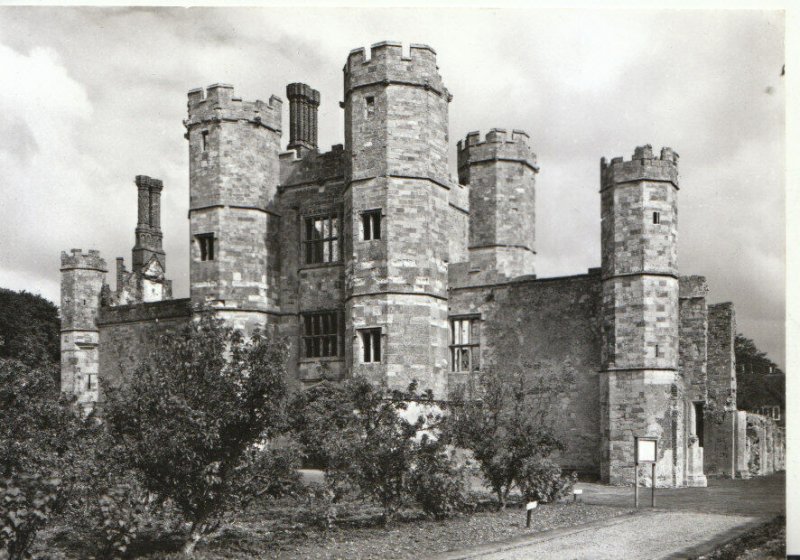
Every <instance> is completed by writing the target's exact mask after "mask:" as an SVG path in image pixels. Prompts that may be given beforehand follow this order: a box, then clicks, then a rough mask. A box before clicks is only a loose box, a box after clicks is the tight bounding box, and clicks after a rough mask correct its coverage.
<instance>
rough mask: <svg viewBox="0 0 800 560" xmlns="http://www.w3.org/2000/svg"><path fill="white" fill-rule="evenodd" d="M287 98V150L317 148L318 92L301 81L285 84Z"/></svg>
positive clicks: (298, 151) (299, 150)
mask: <svg viewBox="0 0 800 560" xmlns="http://www.w3.org/2000/svg"><path fill="white" fill-rule="evenodd" d="M286 97H287V98H288V99H289V146H288V149H289V150H297V153H298V155H299V154H300V152H301V150H302V149H307V150H315V149H316V148H317V107H319V92H318V91H317V90H315V89H314V88H312V87H310V86H308V85H306V84H301V83H294V84H289V85H288V86H286Z"/></svg>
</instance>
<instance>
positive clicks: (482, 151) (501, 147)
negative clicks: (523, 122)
mask: <svg viewBox="0 0 800 560" xmlns="http://www.w3.org/2000/svg"><path fill="white" fill-rule="evenodd" d="M529 142H530V136H529V135H528V133H527V132H525V131H524V130H517V129H514V130H511V131H510V132H509V131H508V130H506V129H504V128H493V129H491V130H490V131H489V132H487V133H486V135H485V136H481V133H480V132H477V131H475V132H470V133H468V134H467V137H466V139H465V140H459V141H458V169H459V179H462V178H463V177H464V176H465V173H464V171H465V170H466V168H467V167H469V166H470V165H474V164H476V163H482V162H486V161H511V162H514V161H516V162H519V163H522V164H525V165H527V166H528V167H530V168H531V169H533V171H534V172H537V173H538V171H539V165H538V163H537V159H536V154H535V153H534V152H533V150H532V149H531V146H530V143H529ZM462 182H463V181H462Z"/></svg>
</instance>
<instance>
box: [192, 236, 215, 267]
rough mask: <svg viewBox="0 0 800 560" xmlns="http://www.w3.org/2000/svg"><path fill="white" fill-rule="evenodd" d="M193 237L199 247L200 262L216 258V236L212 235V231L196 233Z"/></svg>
mask: <svg viewBox="0 0 800 560" xmlns="http://www.w3.org/2000/svg"><path fill="white" fill-rule="evenodd" d="M194 238H195V240H196V241H197V246H198V247H199V249H200V262H208V261H213V260H216V256H217V255H216V253H218V251H217V248H216V241H217V237H216V236H215V235H214V232H209V233H198V234H196V235H195V236H194Z"/></svg>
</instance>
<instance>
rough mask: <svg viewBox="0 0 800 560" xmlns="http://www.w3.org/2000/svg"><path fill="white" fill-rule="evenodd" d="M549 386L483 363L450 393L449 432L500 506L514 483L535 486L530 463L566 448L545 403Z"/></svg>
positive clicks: (501, 507)
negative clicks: (475, 375)
mask: <svg viewBox="0 0 800 560" xmlns="http://www.w3.org/2000/svg"><path fill="white" fill-rule="evenodd" d="M552 392H553V388H552V387H551V386H550V385H549V383H548V382H547V380H546V379H544V378H536V377H533V376H528V375H525V374H524V372H520V371H515V370H513V369H510V370H498V369H495V368H487V370H486V371H485V372H484V373H482V374H481V377H480V378H479V379H478V380H475V379H473V384H471V385H468V386H467V387H463V388H462V389H461V390H460V391H457V392H456V393H455V394H454V395H453V398H452V406H451V411H450V414H449V416H448V418H447V430H446V432H447V433H448V437H449V438H451V440H452V441H453V443H455V444H456V445H458V446H460V447H464V448H466V449H469V450H471V451H472V453H473V454H474V456H475V460H476V461H477V463H478V466H479V468H480V472H481V475H482V476H483V478H484V480H485V481H486V483H487V484H488V485H489V487H490V488H491V489H492V491H493V492H494V493H495V496H496V497H497V501H498V506H499V508H500V509H503V508H505V506H506V502H507V499H508V495H509V493H510V491H511V489H512V488H514V486H518V487H520V488H521V489H522V490H526V491H528V490H529V493H530V492H532V491H533V490H530V489H529V486H530V485H529V484H527V482H528V478H529V475H531V474H532V465H533V464H535V463H536V462H538V461H541V460H543V459H546V458H548V457H549V456H550V455H552V454H553V453H554V452H556V451H562V450H564V445H563V443H562V442H561V441H560V440H559V439H558V438H556V437H555V435H554V429H553V426H552V422H551V420H550V419H549V409H548V407H547V406H544V403H545V402H547V400H548V399H549V398H551V395H552Z"/></svg>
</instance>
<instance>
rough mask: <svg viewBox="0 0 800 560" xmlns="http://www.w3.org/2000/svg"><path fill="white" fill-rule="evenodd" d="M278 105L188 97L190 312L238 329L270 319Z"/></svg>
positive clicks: (227, 90)
mask: <svg viewBox="0 0 800 560" xmlns="http://www.w3.org/2000/svg"><path fill="white" fill-rule="evenodd" d="M281 105H282V102H281V100H280V99H279V98H277V97H275V96H273V97H271V98H270V100H269V102H268V103H264V102H263V101H260V100H259V101H254V102H250V101H242V99H241V98H239V97H234V95H233V87H232V86H229V85H226V84H215V85H212V86H209V87H208V89H207V91H206V92H203V90H202V89H195V90H192V91H190V92H189V102H188V112H189V116H188V118H187V119H186V120H185V121H184V125H185V126H186V130H187V132H186V138H187V139H188V140H189V220H190V234H191V266H190V284H191V286H190V294H191V299H192V304H193V305H195V306H199V305H202V306H206V307H211V308H214V309H216V310H217V312H218V314H219V315H220V316H221V317H223V318H225V319H226V320H228V321H229V322H230V323H231V324H232V325H235V326H237V327H241V328H248V329H250V328H253V327H256V326H259V325H263V324H265V323H266V322H271V321H270V317H271V316H272V317H275V316H276V315H275V314H276V313H277V312H278V285H277V284H278V280H277V279H278V270H277V255H278V251H277V247H276V244H277V238H278V236H277V228H278V220H279V216H278V215H277V214H276V211H275V201H274V198H275V195H276V192H277V187H278V180H279V171H278V153H279V151H280V136H281Z"/></svg>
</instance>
